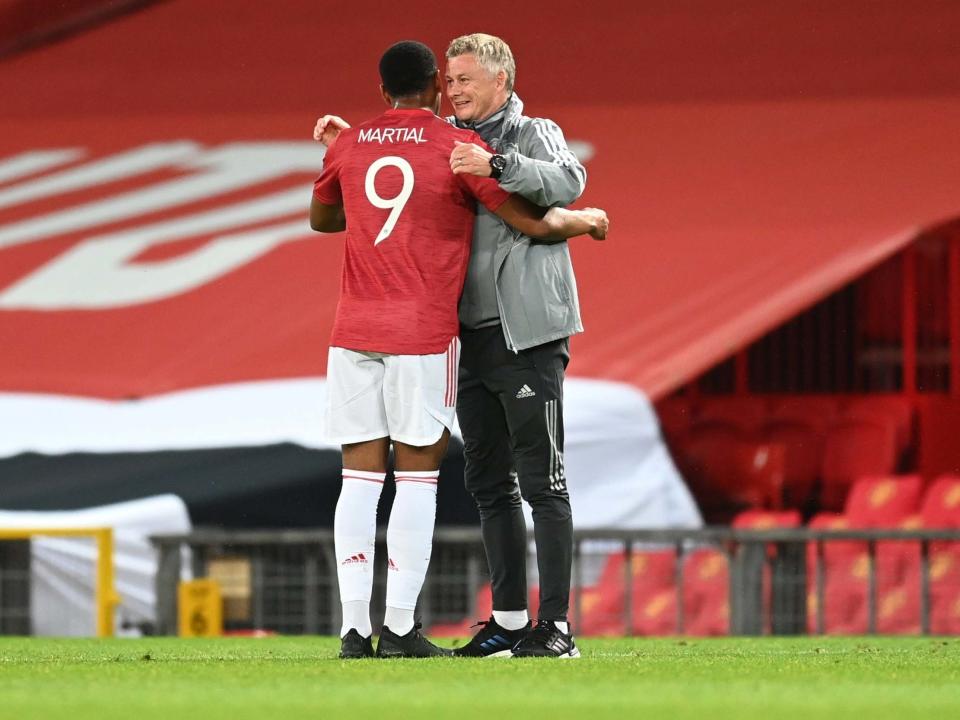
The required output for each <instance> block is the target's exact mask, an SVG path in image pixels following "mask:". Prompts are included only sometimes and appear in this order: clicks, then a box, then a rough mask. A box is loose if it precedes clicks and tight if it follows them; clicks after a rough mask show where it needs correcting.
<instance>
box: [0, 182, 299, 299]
mask: <svg viewBox="0 0 960 720" xmlns="http://www.w3.org/2000/svg"><path fill="white" fill-rule="evenodd" d="M306 196H307V193H306V192H305V191H304V190H303V189H297V190H287V191H285V192H281V193H275V194H273V195H268V196H266V197H261V198H257V199H256V200H252V201H250V202H246V203H242V204H237V205H229V206H227V207H224V208H217V209H216V210H210V211H207V212H205V213H197V214H194V215H188V216H187V217H184V218H177V219H174V220H167V221H164V222H160V223H154V224H152V225H147V226H145V227H141V228H136V229H133V230H125V231H121V232H117V233H113V234H110V235H102V236H100V237H94V238H91V239H90V240H86V241H84V242H82V243H80V244H79V245H76V246H75V247H73V248H71V249H69V250H67V251H66V252H65V253H63V254H62V255H60V256H59V257H57V258H54V259H53V260H51V261H50V262H49V263H47V264H46V265H44V266H43V267H41V268H40V269H39V270H37V271H35V272H34V273H32V274H31V275H28V276H27V277H25V278H24V279H23V280H21V281H19V282H18V283H15V284H14V285H12V286H10V287H8V288H6V289H5V290H3V291H2V292H0V308H3V309H22V310H26V309H33V310H40V309H43V310H56V309H67V308H86V309H93V308H101V309H103V308H111V307H122V306H124V305H135V304H138V303H145V302H153V301H156V300H162V299H164V298H167V297H171V296H173V295H178V294H180V293H183V292H187V291H188V290H192V289H194V288H196V287H199V286H201V285H204V284H205V283H208V282H212V281H213V280H216V279H217V278H219V277H220V276H222V275H224V274H226V273H228V272H230V271H231V270H234V269H236V268H237V267H239V266H240V265H243V264H244V263H247V262H250V261H251V260H254V259H255V258H257V257H258V256H260V255H263V254H265V253H267V252H269V251H270V250H272V249H273V248H274V247H276V246H277V245H279V244H281V243H285V242H288V241H290V240H295V239H298V238H306V237H309V236H310V234H311V233H310V230H309V229H308V227H307V223H306V220H298V221H297V222H295V223H287V224H284V225H280V226H275V227H271V228H266V229H264V230H263V231H262V232H261V231H256V232H252V233H242V234H239V235H226V236H220V237H218V238H217V239H216V240H214V241H213V242H212V243H209V244H207V245H205V246H204V247H202V248H199V249H197V250H195V251H193V252H192V253H190V254H188V255H183V256H179V257H176V258H172V259H170V260H164V261H161V262H151V263H136V264H131V263H129V261H130V260H131V259H132V258H134V257H136V256H137V255H139V254H140V253H142V252H143V251H144V250H146V249H147V248H149V247H150V246H152V245H155V244H157V243H161V242H164V243H165V242H171V241H176V240H184V239H186V238H189V237H195V236H197V235H201V234H207V233H213V232H218V231H222V230H229V229H230V228H233V227H238V226H241V225H247V224H249V223H253V222H259V221H263V220H269V219H271V218H280V217H282V216H284V215H290V214H292V213H296V212H305V206H306Z"/></svg>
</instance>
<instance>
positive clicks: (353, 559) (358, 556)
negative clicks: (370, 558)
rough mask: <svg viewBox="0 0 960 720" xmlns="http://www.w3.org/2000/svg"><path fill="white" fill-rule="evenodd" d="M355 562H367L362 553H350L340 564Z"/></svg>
mask: <svg viewBox="0 0 960 720" xmlns="http://www.w3.org/2000/svg"><path fill="white" fill-rule="evenodd" d="M357 563H363V564H366V563H367V558H366V556H365V555H364V554H363V553H358V554H356V555H351V556H350V557H348V558H347V559H346V560H344V561H343V562H342V563H340V564H341V565H355V564H357Z"/></svg>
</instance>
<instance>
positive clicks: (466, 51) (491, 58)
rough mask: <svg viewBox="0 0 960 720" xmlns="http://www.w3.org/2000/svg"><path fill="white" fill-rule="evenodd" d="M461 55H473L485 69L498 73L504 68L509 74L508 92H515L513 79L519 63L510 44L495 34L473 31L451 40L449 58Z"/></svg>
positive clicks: (493, 73)
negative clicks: (515, 59)
mask: <svg viewBox="0 0 960 720" xmlns="http://www.w3.org/2000/svg"><path fill="white" fill-rule="evenodd" d="M459 55H473V56H474V57H476V58H477V62H478V63H479V64H480V67H482V68H483V69H484V70H486V71H487V72H488V73H490V74H491V75H494V76H495V75H496V74H497V73H498V72H500V71H501V70H503V72H505V73H506V75H507V84H506V89H507V92H513V81H514V80H515V79H516V76H517V65H516V63H515V62H514V61H513V53H512V52H510V46H509V45H507V44H506V43H505V42H504V41H503V40H501V39H500V38H498V37H496V36H495V35H487V34H486V33H472V34H470V35H461V36H460V37H458V38H454V39H453V40H451V41H450V45H449V47H447V59H449V58H454V57H457V56H459Z"/></svg>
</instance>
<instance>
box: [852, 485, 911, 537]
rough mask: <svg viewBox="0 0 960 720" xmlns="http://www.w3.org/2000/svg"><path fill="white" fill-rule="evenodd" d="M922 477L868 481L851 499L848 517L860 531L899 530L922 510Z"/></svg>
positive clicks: (857, 488)
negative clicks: (877, 529)
mask: <svg viewBox="0 0 960 720" xmlns="http://www.w3.org/2000/svg"><path fill="white" fill-rule="evenodd" d="M922 493H923V480H921V478H920V476H919V475H899V476H888V477H864V478H860V479H858V480H857V481H856V482H855V483H854V484H853V487H852V488H851V489H850V493H849V494H848V495H847V500H846V506H845V509H844V514H845V515H846V516H847V518H849V520H850V524H851V525H852V526H853V527H858V528H892V527H897V526H899V525H900V524H901V523H903V521H904V520H906V518H907V517H909V516H910V515H912V514H914V513H916V512H917V510H919V509H920V496H921V494H922Z"/></svg>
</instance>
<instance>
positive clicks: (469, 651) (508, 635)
mask: <svg viewBox="0 0 960 720" xmlns="http://www.w3.org/2000/svg"><path fill="white" fill-rule="evenodd" d="M477 625H482V626H483V627H482V628H480V630H479V631H478V632H477V634H476V635H474V636H473V638H472V639H471V640H470V642H468V643H467V644H466V645H464V646H463V647H459V648H457V649H456V650H454V651H453V654H454V655H456V656H457V657H490V658H492V657H510V654H511V651H512V650H513V646H514V645H516V644H517V643H518V642H520V641H521V640H523V639H524V638H525V637H526V636H527V633H529V632H530V623H527V624H526V625H524V626H523V627H522V628H520V629H519V630H507V629H506V628H504V627H501V626H500V625H498V624H497V621H496V620H494V619H493V618H490V619H489V620H481V621H480V622H478V623H477V624H476V625H474V626H473V627H477Z"/></svg>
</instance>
